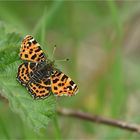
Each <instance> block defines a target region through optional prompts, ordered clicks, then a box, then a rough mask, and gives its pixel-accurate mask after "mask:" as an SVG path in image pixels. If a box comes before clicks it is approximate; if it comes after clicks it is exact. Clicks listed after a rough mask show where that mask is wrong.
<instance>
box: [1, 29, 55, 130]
mask: <svg viewBox="0 0 140 140" xmlns="http://www.w3.org/2000/svg"><path fill="white" fill-rule="evenodd" d="M1 33H3V34H2V35H1ZM21 40H22V38H21V36H20V35H19V34H17V33H5V31H4V28H3V27H0V93H1V94H2V96H4V97H5V98H7V99H8V101H9V104H10V107H11V109H12V110H13V111H14V112H16V113H18V114H19V115H20V116H21V118H22V119H23V120H24V121H25V122H26V123H27V124H28V125H29V126H30V127H31V128H32V129H34V130H35V131H38V132H39V129H40V128H46V126H47V124H48V122H49V120H51V119H52V118H53V117H54V114H55V104H56V100H55V97H54V96H49V97H48V98H47V99H45V100H34V99H33V98H32V97H31V96H30V94H29V93H28V91H27V90H26V88H25V87H23V86H22V85H21V84H20V83H19V82H18V81H17V80H16V73H17V69H18V66H19V65H20V64H21V62H22V61H21V60H20V58H19V49H20V43H21Z"/></svg>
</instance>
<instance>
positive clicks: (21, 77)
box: [17, 62, 36, 86]
mask: <svg viewBox="0 0 140 140" xmlns="http://www.w3.org/2000/svg"><path fill="white" fill-rule="evenodd" d="M35 67H36V63H30V62H25V63H22V64H21V65H20V66H19V67H18V73H17V80H18V81H19V82H20V83H21V84H22V85H24V86H25V85H26V84H27V83H28V81H29V79H30V73H31V72H32V71H33V70H34V69H35Z"/></svg>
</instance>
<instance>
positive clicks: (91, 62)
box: [0, 0, 140, 140]
mask: <svg viewBox="0 0 140 140" xmlns="http://www.w3.org/2000/svg"><path fill="white" fill-rule="evenodd" d="M139 25H140V2H139V1H135V2H131V1H126V0H120V1H117V0H116V1H114V0H112V1H110V0H108V1H87V2H86V1H63V0H57V1H20V2H17V1H15V2H14V1H13V2H10V1H9V2H2V1H1V2H0V39H1V40H0V44H1V45H0V57H1V59H0V63H1V64H0V66H1V68H0V70H1V71H2V70H3V71H5V69H6V72H7V69H8V71H9V72H11V71H13V72H15V71H17V65H19V64H20V63H21V61H20V60H19V57H18V55H17V54H18V52H19V49H20V42H21V40H22V39H23V37H24V36H25V35H27V34H30V35H33V36H34V37H35V38H36V39H37V40H38V41H39V42H40V44H41V46H42V48H43V50H44V51H47V52H48V55H49V56H51V54H52V50H53V48H54V45H57V49H56V52H55V59H63V58H69V59H70V61H69V62H61V63H57V66H58V68H60V69H61V70H62V71H63V72H64V73H65V74H67V75H69V76H70V77H71V78H72V79H73V80H74V81H75V82H76V83H77V85H78V86H79V93H78V94H77V95H76V96H74V97H61V98H57V99H56V107H60V108H61V107H65V108H73V109H80V110H83V111H85V112H89V113H91V114H92V113H93V114H98V115H100V116H106V117H109V118H114V119H119V120H124V121H127V122H130V123H134V124H139V123H140V117H139V116H140V111H139V105H140V80H139V79H140V78H139V77H140V62H139V61H140V39H139V38H140V26H139ZM3 32H5V33H3ZM4 34H6V35H4ZM13 36H16V37H15V38H18V40H17V39H13V40H14V41H13V42H14V43H13V44H12V45H11V44H10V45H9V44H8V43H7V44H8V45H9V46H8V45H5V44H6V43H5V42H8V41H9V40H10V39H11V37H13ZM6 37H7V40H6ZM5 40H6V41H5ZM4 41H5V42H4ZM16 41H17V42H16ZM3 42H4V43H5V44H4V45H3ZM2 46H6V47H5V48H4V49H3V47H2ZM7 46H8V47H7ZM10 46H12V47H13V48H12V47H11V48H10ZM9 48H10V49H11V50H10V51H8V49H9ZM11 51H13V52H16V53H15V54H14V55H13V56H15V57H13V56H12V55H11ZM3 52H4V53H5V55H6V57H4V56H3V55H4V54H3ZM2 58H4V59H2ZM6 58H7V59H6ZM11 58H12V59H11ZM8 59H9V60H8ZM11 63H14V64H15V65H14V66H15V67H14V69H13V67H11ZM3 75H4V74H3V72H1V75H0V83H3V86H2V85H1V86H0V92H1V94H2V96H4V97H6V98H7V99H8V100H5V98H3V97H1V98H0V99H1V100H0V139H89V140H90V139H99V140H104V139H105V140H106V139H118V140H119V139H120V140H122V139H139V138H140V137H139V135H138V134H136V133H131V132H127V131H124V130H122V129H118V128H113V127H110V126H104V125H99V124H95V123H90V122H86V121H83V120H77V119H74V118H68V117H64V116H63V117H62V116H58V115H57V117H55V118H54V119H51V121H50V122H49V123H48V125H47V128H45V129H42V130H41V133H40V134H38V133H36V132H35V131H34V130H33V129H31V128H30V127H29V125H28V122H26V121H23V120H22V119H21V118H22V117H21V114H20V115H19V114H18V113H15V110H13V111H12V110H11V109H12V105H13V104H12V101H13V100H15V99H14V97H13V95H14V94H13V93H14V92H16V88H14V87H12V88H11V87H10V86H9V85H8V84H6V82H7V83H8V82H9V81H8V80H9V79H10V78H9V79H8V78H7V79H6V80H5V78H4V77H3ZM13 79H14V74H13ZM4 80H5V81H4ZM14 80H15V81H16V79H14ZM15 83H16V82H15ZM16 84H17V85H18V87H19V91H20V92H22V90H24V92H25V94H26V95H25V96H26V97H27V98H28V99H29V100H30V101H31V102H35V101H33V99H32V98H31V97H30V96H29V94H28V92H27V91H26V90H25V89H24V88H22V87H21V86H20V85H19V84H18V83H16ZM20 92H19V94H20ZM4 94H5V95H4ZM20 99H21V97H20ZM46 100H48V99H46ZM46 100H43V101H42V102H44V103H45V102H47V101H46ZM52 100H55V99H52ZM10 101H11V103H10V104H9V103H8V102H10ZM21 101H22V100H20V102H18V104H17V107H18V109H19V110H20V111H21V112H22V108H20V107H21ZM13 102H16V101H13ZM24 102H25V100H24V101H23V102H22V103H24ZM53 102H54V101H53ZM25 104H26V102H25ZM40 104H41V103H40ZM41 105H42V104H41ZM41 105H40V106H39V107H41ZM46 108H47V106H46ZM52 108H53V107H52ZM30 109H31V110H32V108H30ZM25 112H26V111H25ZM29 112H30V110H29ZM29 112H28V113H29ZM23 114H24V115H25V116H26V114H25V113H24V111H23ZM32 115H33V116H34V114H32ZM35 115H36V114H35ZM26 117H28V116H26ZM44 120H45V119H44ZM35 123H37V121H36V122H35ZM30 125H31V124H30ZM34 125H35V124H34Z"/></svg>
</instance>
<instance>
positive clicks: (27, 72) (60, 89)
mask: <svg viewBox="0 0 140 140" xmlns="http://www.w3.org/2000/svg"><path fill="white" fill-rule="evenodd" d="M20 58H21V59H22V60H26V61H25V62H23V63H22V64H21V65H20V66H19V68H18V73H17V79H18V81H19V82H20V83H21V84H22V85H24V86H25V87H26V88H27V89H28V90H29V92H30V93H31V95H32V96H33V98H46V97H48V96H49V95H50V93H51V92H52V93H53V94H54V95H56V96H63V95H66V96H72V95H75V94H76V93H77V92H78V87H77V85H76V84H75V83H74V82H73V81H72V80H71V78H70V77H68V76H66V75H65V74H64V73H62V72H61V71H60V70H58V69H57V68H54V62H53V61H48V59H47V57H46V56H45V54H44V52H43V51H42V49H41V47H40V44H39V43H37V41H36V40H35V39H34V38H33V37H32V36H30V35H27V36H26V37H25V38H24V39H23V41H22V44H21V49H20Z"/></svg>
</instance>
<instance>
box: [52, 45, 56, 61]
mask: <svg viewBox="0 0 140 140" xmlns="http://www.w3.org/2000/svg"><path fill="white" fill-rule="evenodd" d="M55 50H56V45H54V48H53V52H52V60H54V53H55Z"/></svg>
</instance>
